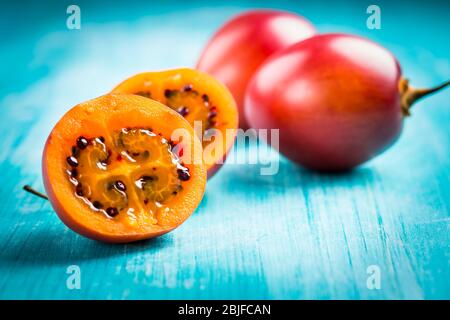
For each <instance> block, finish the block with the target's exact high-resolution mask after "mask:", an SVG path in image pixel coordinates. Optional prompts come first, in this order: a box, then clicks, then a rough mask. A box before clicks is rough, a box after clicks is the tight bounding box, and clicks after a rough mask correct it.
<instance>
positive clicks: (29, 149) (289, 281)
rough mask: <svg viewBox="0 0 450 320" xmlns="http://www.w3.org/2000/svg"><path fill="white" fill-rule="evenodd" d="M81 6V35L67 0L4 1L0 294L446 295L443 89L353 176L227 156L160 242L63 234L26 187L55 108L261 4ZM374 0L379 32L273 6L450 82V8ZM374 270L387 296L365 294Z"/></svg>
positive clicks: (408, 69)
mask: <svg viewBox="0 0 450 320" xmlns="http://www.w3.org/2000/svg"><path fill="white" fill-rule="evenodd" d="M77 3H78V4H79V5H80V7H81V13H82V29H81V30H78V31H76V30H73V31H71V30H67V29H66V27H65V19H66V14H65V10H66V6H67V4H66V3H64V2H61V1H51V2H48V1H47V2H38V3H33V2H32V3H29V4H27V3H24V4H13V3H11V4H6V3H5V2H2V4H1V5H0V6H1V9H0V36H1V37H0V39H1V42H0V70H1V75H2V76H1V77H0V110H1V117H0V137H1V139H0V150H1V152H0V172H1V175H0V179H1V184H0V198H1V202H0V263H1V264H0V298H3V299H5V298H6V299H11V298H19V299H24V298H33V299H61V298H63V299H79V298H87V299H110V298H111V299H136V298H144V299H175V298H176V299H183V298H201V299H206V298H255V299H259V298H275V299H304V298H308V299H334V298H342V299H358V298H363V299H379V298H381V299H405V298H408V299H409V298H410V299H422V298H426V299H448V298H450V292H449V291H450V273H449V258H450V251H449V244H450V242H449V240H450V239H449V222H450V220H449V209H450V126H449V123H450V104H449V98H450V91H449V90H447V91H445V92H442V93H441V94H439V95H436V96H433V97H431V98H429V99H428V100H426V101H423V102H421V103H419V104H418V105H417V106H416V107H415V108H414V110H413V116H412V117H411V118H409V119H407V121H406V123H405V128H404V133H403V136H402V137H401V139H400V140H399V141H398V142H397V144H396V145H395V146H394V147H393V148H392V149H390V150H389V151H387V152H386V153H385V154H383V155H382V156H380V157H379V158H377V159H375V160H374V161H371V162H369V163H367V164H366V165H364V166H362V167H361V168H358V169H357V170H355V171H353V172H351V173H348V174H339V175H321V174H317V173H312V172H309V171H306V170H303V169H301V168H299V167H297V166H296V165H294V164H292V163H290V162H289V161H287V160H285V159H281V162H280V168H279V173H278V174H277V175H274V176H261V175H260V174H259V169H260V168H261V166H262V165H261V164H260V165H231V164H229V165H225V166H224V167H223V169H222V170H221V171H220V173H219V174H218V175H217V176H216V177H214V179H212V180H211V181H210V182H209V183H208V186H207V192H206V195H205V198H204V200H203V202H202V204H201V205H200V207H199V208H198V210H197V211H196V212H195V214H194V215H193V216H192V217H191V218H190V219H189V220H188V221H187V222H186V223H185V224H184V225H182V226H181V227H180V228H179V229H177V230H175V231H174V232H172V233H170V234H168V235H165V236H163V237H161V238H158V239H154V240H150V241H146V242H140V243H135V244H128V245H107V244H102V243H98V242H94V241H91V240H88V239H85V238H82V237H80V236H78V235H77V234H75V233H73V232H72V231H70V230H68V229H67V228H66V227H65V226H64V225H63V224H62V223H61V222H60V221H59V220H58V218H57V217H56V215H55V214H54V212H53V210H52V208H51V206H50V204H49V203H48V202H46V201H44V200H41V199H39V198H36V197H33V196H32V195H30V194H27V193H25V192H23V191H22V190H21V187H22V185H24V184H26V183H30V184H32V185H33V186H34V187H36V188H38V189H42V181H41V172H40V158H41V152H42V148H43V144H44V141H45V139H46V137H47V135H48V133H49V132H50V130H51V128H52V126H53V125H54V124H55V122H56V121H57V120H58V119H59V118H60V117H61V115H62V114H64V112H65V111H67V110H68V109H69V108H70V107H72V106H73V105H75V104H76V103H78V102H81V101H84V100H87V99H90V98H93V97H96V96H99V95H101V94H103V93H105V92H107V91H108V90H110V89H111V88H112V87H113V86H114V85H115V84H117V83H118V82H120V81H121V80H122V79H124V78H125V77H127V76H130V75H132V74H134V73H137V72H139V71H143V70H153V69H162V68H172V67H177V66H192V65H193V64H194V63H195V60H196V57H198V54H199V52H200V51H201V49H202V47H203V45H204V44H205V42H206V40H207V39H208V37H209V36H210V35H211V33H212V32H213V31H214V30H215V29H216V28H217V27H218V26H219V25H220V24H221V23H222V22H223V21H225V20H226V19H227V18H229V17H230V16H232V15H233V14H235V13H237V12H239V11H242V10H244V9H246V8H250V7H255V6H261V4H257V3H254V2H249V1H227V4H226V5H225V4H220V3H214V2H211V1H205V2H196V1H190V2H186V1H184V2H164V3H157V2H150V1H142V2H136V3H133V4H132V3H128V4H127V2H125V1H122V2H118V3H115V4H110V3H109V2H105V1H97V2H95V3H88V2H86V1H78V2H77ZM374 3H378V4H379V5H380V7H381V10H382V29H381V30H368V29H367V28H366V25H365V21H366V18H367V15H366V13H365V11H366V7H367V5H368V4H369V3H366V2H364V1H353V2H349V1H333V2H331V1H330V2H324V1H320V3H319V2H318V3H315V2H313V1H292V2H284V3H280V2H279V1H265V2H264V5H263V6H265V7H276V8H283V9H289V10H292V11H295V12H299V13H301V14H304V15H306V16H307V17H308V18H309V19H310V20H311V21H312V22H313V23H315V24H316V25H317V26H318V28H319V30H320V31H322V32H327V31H344V32H352V33H356V34H360V35H363V36H367V37H370V38H372V39H374V40H376V41H379V42H380V43H382V44H383V45H385V46H386V47H387V48H389V49H390V50H392V51H393V52H394V53H395V54H396V55H397V56H398V58H399V60H400V62H401V64H402V66H403V70H404V73H405V75H406V76H407V77H409V78H410V79H411V80H412V83H413V84H414V85H417V86H429V85H432V84H436V83H439V82H441V81H443V80H446V79H448V78H450V59H449V51H450V50H449V37H448V30H450V22H449V20H448V16H447V14H448V11H449V10H448V9H449V5H448V2H445V1H426V2H425V1H422V2H416V1H407V2H406V1H405V2H400V1H395V2H393V1H392V2H387V1H386V2H384V1H381V2H379V1H374ZM254 148H255V144H254V143H251V144H250V146H249V149H247V150H246V149H243V148H238V149H236V150H235V151H236V153H238V154H242V153H244V152H251V151H252V150H254ZM272 157H276V154H274V153H273V152H272V153H269V154H268V155H267V156H266V158H264V159H263V160H267V159H270V158H272ZM70 265H78V266H79V267H80V270H81V289H80V290H69V289H68V288H67V286H66V280H67V277H68V274H67V273H66V269H67V267H68V266H70ZM371 265H376V266H379V268H380V272H381V273H380V274H381V289H380V290H369V289H368V288H367V285H366V280H367V277H368V274H367V273H366V270H367V268H368V267H369V266H371Z"/></svg>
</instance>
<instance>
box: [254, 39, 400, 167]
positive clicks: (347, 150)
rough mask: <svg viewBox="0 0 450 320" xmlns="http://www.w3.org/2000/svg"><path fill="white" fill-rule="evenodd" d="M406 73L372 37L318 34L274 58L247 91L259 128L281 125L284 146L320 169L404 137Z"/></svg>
mask: <svg viewBox="0 0 450 320" xmlns="http://www.w3.org/2000/svg"><path fill="white" fill-rule="evenodd" d="M400 80H401V70H400V66H399V64H398V62H397V61H396V59H395V58H394V56H393V55H392V54H391V53H390V52H388V51H387V50H386V49H384V48H383V47H381V46H379V45H377V44H375V43H374V42H372V41H369V40H367V39H363V38H360V37H356V36H351V35H345V34H327V35H319V36H316V37H313V38H310V39H307V40H305V41H302V42H300V43H298V44H295V45H293V46H291V47H289V48H287V49H286V50H283V51H281V52H279V53H277V54H275V56H273V57H271V58H270V59H269V60H268V61H267V62H266V63H265V64H264V65H263V66H262V67H261V68H260V69H259V70H258V71H257V73H256V74H255V77H254V78H253V80H252V82H251V84H250V86H249V90H248V92H247V96H246V116H247V119H248V120H249V122H250V125H251V126H252V127H254V128H276V129H280V144H279V150H280V152H281V153H283V154H284V155H286V156H287V157H288V158H290V159H292V160H293V161H295V162H297V163H299V164H301V165H303V166H305V167H308V168H311V169H315V170H326V171H330V170H331V171H334V170H347V169H351V168H353V167H355V166H357V165H359V164H361V163H364V162H365V161H367V160H369V159H371V158H372V157H374V156H376V155H378V154H380V153H381V152H383V150H385V149H386V148H387V147H389V146H390V145H391V144H392V143H393V142H394V141H395V140H396V139H397V138H398V136H399V135H400V132H401V130H402V123H403V118H404V115H403V113H402V106H401V95H400V91H399V84H400Z"/></svg>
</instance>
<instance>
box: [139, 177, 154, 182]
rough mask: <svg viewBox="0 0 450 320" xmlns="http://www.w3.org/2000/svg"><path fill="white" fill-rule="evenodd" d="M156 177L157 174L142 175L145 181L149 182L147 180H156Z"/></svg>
mask: <svg viewBox="0 0 450 320" xmlns="http://www.w3.org/2000/svg"><path fill="white" fill-rule="evenodd" d="M155 178H156V177H155V176H142V178H141V179H142V180H144V182H147V181H153V180H156V179H155Z"/></svg>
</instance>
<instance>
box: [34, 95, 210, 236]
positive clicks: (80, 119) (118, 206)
mask: <svg viewBox="0 0 450 320" xmlns="http://www.w3.org/2000/svg"><path fill="white" fill-rule="evenodd" d="M42 167H43V177H44V185H45V189H46V191H47V195H48V197H49V200H50V202H51V204H52V206H53V208H54V209H55V211H56V213H57V214H58V216H59V217H60V218H61V220H62V221H63V222H64V223H65V224H66V225H67V226H69V227H70V228H71V229H73V230H74V231H76V232H78V233H80V234H82V235H84V236H87V237H89V238H92V239H96V240H102V241H107V242H130V241H136V240H141V239H147V238H152V237H155V236H159V235H162V234H164V233H166V232H169V231H171V230H173V229H174V228H176V227H177V226H179V225H180V224H181V223H183V222H184V221H185V220H186V219H187V218H188V217H189V216H190V215H191V214H192V213H193V212H194V210H195V209H196V208H197V206H198V205H199V203H200V201H201V199H202V197H203V193H204V189H205V184H206V167H205V166H204V164H203V162H202V146H201V142H200V141H199V139H198V138H197V137H196V135H195V134H194V131H193V129H192V127H191V126H190V125H189V123H188V122H187V121H186V120H185V119H184V118H183V117H182V116H180V115H179V114H178V113H177V112H175V111H173V110H171V109H169V108H167V107H166V106H164V105H162V104H160V103H159V102H156V101H153V100H150V99H146V98H143V97H139V96H136V95H116V94H110V95H105V96H102V97H100V98H97V99H94V100H90V101H88V102H85V103H82V104H79V105H77V106H75V107H74V108H72V109H71V110H70V111H69V112H67V113H66V114H65V115H64V116H63V117H62V119H61V120H60V121H59V122H58V123H57V124H56V126H55V127H54V128H53V130H52V132H51V133H50V136H49V137H48V140H47V143H46V146H45V149H44V154H43V162H42Z"/></svg>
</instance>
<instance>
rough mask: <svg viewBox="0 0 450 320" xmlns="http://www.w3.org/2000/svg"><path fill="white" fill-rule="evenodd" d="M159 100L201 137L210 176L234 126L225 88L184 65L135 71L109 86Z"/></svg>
mask: <svg viewBox="0 0 450 320" xmlns="http://www.w3.org/2000/svg"><path fill="white" fill-rule="evenodd" d="M112 92H113V93H128V94H130V93H131V94H136V95H140V96H144V97H146V98H151V99H154V100H157V101H159V102H162V103H163V104H165V105H167V106H168V107H170V108H172V109H173V110H175V111H177V112H178V113H179V114H180V115H182V116H183V117H184V118H185V119H186V120H187V121H189V123H190V124H191V125H192V126H193V127H194V129H195V132H196V133H197V136H198V137H200V139H201V140H202V145H203V149H204V150H203V160H204V162H205V164H206V166H207V169H208V178H210V177H212V176H213V175H214V174H215V173H216V172H217V170H218V169H219V168H220V166H221V165H222V164H223V162H224V161H225V158H226V155H227V153H228V152H229V151H230V149H231V147H232V145H233V143H234V140H235V137H236V132H237V128H238V111H237V107H236V103H235V101H234V99H233V96H232V95H231V93H230V92H229V91H228V89H227V88H226V87H225V86H224V85H223V84H221V83H220V82H218V81H217V80H215V79H214V78H213V77H211V76H209V75H207V74H205V73H202V72H199V71H196V70H193V69H188V68H183V69H174V70H168V71H161V72H145V73H140V74H137V75H135V76H133V77H131V78H129V79H127V80H125V81H123V82H122V83H120V84H119V85H118V86H117V87H116V88H114V89H113V91H112Z"/></svg>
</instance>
